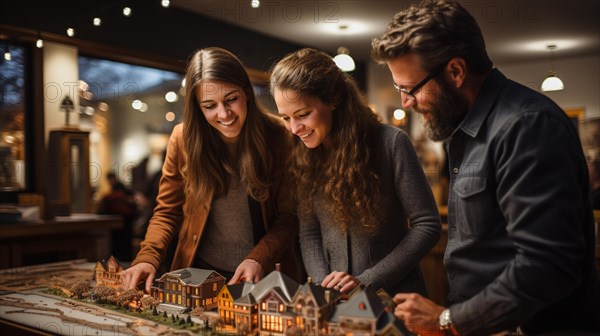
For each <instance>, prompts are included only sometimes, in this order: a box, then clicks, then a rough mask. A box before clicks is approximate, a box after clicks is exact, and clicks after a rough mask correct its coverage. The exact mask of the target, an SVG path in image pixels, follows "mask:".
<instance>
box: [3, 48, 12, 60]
mask: <svg viewBox="0 0 600 336" xmlns="http://www.w3.org/2000/svg"><path fill="white" fill-rule="evenodd" d="M4 59H5V60H7V61H10V60H12V55H11V54H10V50H6V51H5V52H4Z"/></svg>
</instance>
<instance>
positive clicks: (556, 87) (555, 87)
mask: <svg viewBox="0 0 600 336" xmlns="http://www.w3.org/2000/svg"><path fill="white" fill-rule="evenodd" d="M564 88H565V84H563V81H562V80H561V79H560V78H558V76H557V75H556V73H554V74H551V75H550V76H548V77H546V79H544V81H543V82H542V91H544V92H550V91H560V90H563V89H564Z"/></svg>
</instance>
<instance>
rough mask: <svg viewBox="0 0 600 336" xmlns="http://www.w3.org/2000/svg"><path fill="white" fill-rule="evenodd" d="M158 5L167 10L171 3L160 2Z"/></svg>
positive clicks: (163, 0)
mask: <svg viewBox="0 0 600 336" xmlns="http://www.w3.org/2000/svg"><path fill="white" fill-rule="evenodd" d="M160 5H161V6H163V7H164V8H169V6H170V5H171V1H169V0H162V1H161V2H160Z"/></svg>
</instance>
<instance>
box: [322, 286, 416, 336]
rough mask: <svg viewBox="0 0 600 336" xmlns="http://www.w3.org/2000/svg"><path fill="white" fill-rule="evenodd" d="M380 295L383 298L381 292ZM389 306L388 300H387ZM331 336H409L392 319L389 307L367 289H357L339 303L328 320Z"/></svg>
mask: <svg viewBox="0 0 600 336" xmlns="http://www.w3.org/2000/svg"><path fill="white" fill-rule="evenodd" d="M383 295H384V296H387V294H385V292H384V293H383ZM389 303H391V301H389ZM329 333H330V334H332V335H381V336H403V335H411V334H410V333H409V331H408V330H407V329H406V327H405V326H404V324H403V323H402V322H401V321H400V320H398V319H396V317H395V316H394V314H393V307H392V306H391V304H389V305H387V304H386V303H385V302H384V300H383V299H382V298H381V296H379V295H378V294H377V293H375V291H374V290H373V289H372V288H371V287H369V286H364V285H362V286H359V287H358V288H356V289H355V290H354V292H353V293H352V295H351V296H350V298H349V300H348V301H346V302H343V303H340V304H339V305H338V306H337V307H336V310H335V313H334V314H333V316H332V317H331V319H330V320H329Z"/></svg>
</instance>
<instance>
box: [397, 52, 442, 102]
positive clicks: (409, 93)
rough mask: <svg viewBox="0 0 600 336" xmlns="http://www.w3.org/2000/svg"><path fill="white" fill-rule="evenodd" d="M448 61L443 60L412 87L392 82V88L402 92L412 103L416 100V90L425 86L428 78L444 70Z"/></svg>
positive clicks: (430, 78)
mask: <svg viewBox="0 0 600 336" xmlns="http://www.w3.org/2000/svg"><path fill="white" fill-rule="evenodd" d="M447 63H448V62H444V63H442V64H441V65H440V66H439V67H437V68H436V69H435V70H434V71H433V72H431V73H430V74H429V75H427V77H425V78H423V80H422V81H420V82H419V83H418V84H417V85H415V86H414V87H413V88H412V89H410V90H407V89H405V88H401V87H399V86H398V84H396V83H394V89H396V91H398V92H400V93H404V95H406V97H407V98H408V99H409V100H410V101H411V102H412V103H414V102H415V101H417V97H416V96H415V94H416V93H417V91H419V90H420V89H421V88H422V87H423V86H425V84H427V83H428V82H429V81H430V80H432V79H433V78H434V77H435V76H437V75H439V74H440V72H442V70H444V68H445V67H446V64H447Z"/></svg>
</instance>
